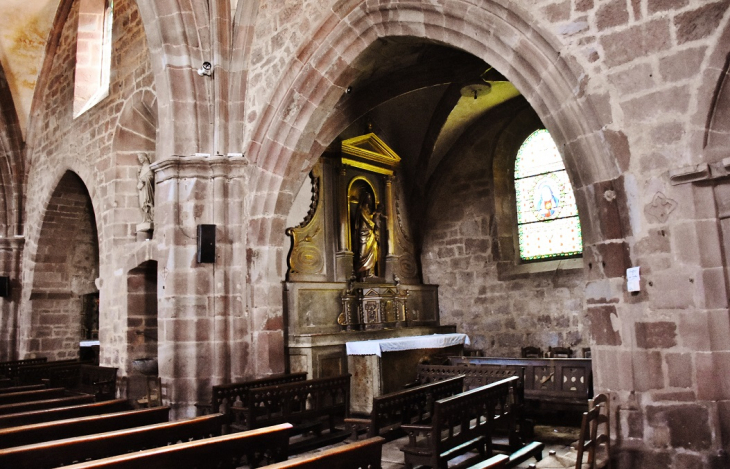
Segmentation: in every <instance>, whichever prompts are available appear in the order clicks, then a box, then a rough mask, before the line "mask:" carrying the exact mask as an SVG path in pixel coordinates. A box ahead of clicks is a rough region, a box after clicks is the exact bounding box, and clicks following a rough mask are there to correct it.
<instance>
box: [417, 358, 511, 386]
mask: <svg viewBox="0 0 730 469" xmlns="http://www.w3.org/2000/svg"><path fill="white" fill-rule="evenodd" d="M416 372H417V376H418V378H417V382H418V383H419V384H426V383H435V382H438V381H442V380H445V379H449V378H453V377H454V376H462V375H463V376H464V390H465V391H468V390H469V389H474V388H479V387H482V386H484V385H485V384H490V383H496V382H497V381H501V380H503V379H505V378H509V377H512V376H517V377H519V378H520V383H519V386H520V388H521V387H522V385H523V383H524V375H525V371H524V368H521V367H516V368H503V367H500V366H486V365H485V366H472V365H468V364H455V365H430V364H419V365H418V367H417V369H416Z"/></svg>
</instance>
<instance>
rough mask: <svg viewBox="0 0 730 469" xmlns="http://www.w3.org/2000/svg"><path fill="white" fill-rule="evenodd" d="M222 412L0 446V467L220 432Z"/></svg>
mask: <svg viewBox="0 0 730 469" xmlns="http://www.w3.org/2000/svg"><path fill="white" fill-rule="evenodd" d="M224 419H225V416H224V415H223V414H211V415H206V416H202V417H196V418H193V419H189V420H178V421H175V422H165V423H158V424H154V425H146V426H139V427H132V428H126V429H122V430H116V431H112V432H104V433H95V434H92V435H85V436H79V437H75V438H65V439H62V440H54V441H47V442H43V443H36V444H32V445H25V446H16V447H12V448H5V449H0V467H8V468H13V469H46V468H48V469H50V468H55V467H59V466H66V465H69V464H73V463H76V462H84V461H87V460H94V459H102V458H106V457H110V456H116V455H119V454H124V453H128V452H132V451H141V450H144V449H150V448H157V447H161V446H166V445H169V444H175V443H178V442H186V441H191V440H199V439H203V438H210V437H212V436H218V435H220V434H221V427H222V425H223V423H224Z"/></svg>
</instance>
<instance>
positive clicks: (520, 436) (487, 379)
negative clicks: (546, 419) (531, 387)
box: [417, 364, 534, 450]
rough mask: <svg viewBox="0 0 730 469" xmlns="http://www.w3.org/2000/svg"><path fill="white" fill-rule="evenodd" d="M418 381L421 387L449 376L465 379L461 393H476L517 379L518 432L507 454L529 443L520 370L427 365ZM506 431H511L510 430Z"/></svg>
mask: <svg viewBox="0 0 730 469" xmlns="http://www.w3.org/2000/svg"><path fill="white" fill-rule="evenodd" d="M417 376H418V378H417V381H418V382H420V383H433V382H438V381H440V380H444V379H447V378H449V377H451V376H464V390H465V391H468V390H470V389H475V388H478V387H481V386H484V385H487V384H490V383H496V382H497V381H501V380H503V379H506V378H509V377H512V376H517V377H518V378H519V382H518V383H517V385H516V387H515V418H516V421H517V429H516V430H515V432H514V433H513V434H511V435H509V436H510V444H509V446H508V447H507V448H505V449H506V450H507V449H509V450H515V449H516V448H518V447H520V446H521V445H522V444H524V443H525V442H527V441H529V440H530V439H531V438H532V436H533V434H534V424H533V422H532V421H531V420H527V419H526V418H525V407H524V406H525V398H524V382H525V380H524V376H525V369H524V368H522V367H514V368H503V367H500V366H491V365H480V366H474V365H468V364H456V365H430V364H419V365H418V368H417ZM507 431H510V430H509V429H508V430H507Z"/></svg>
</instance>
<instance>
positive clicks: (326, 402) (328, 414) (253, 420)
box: [232, 374, 350, 452]
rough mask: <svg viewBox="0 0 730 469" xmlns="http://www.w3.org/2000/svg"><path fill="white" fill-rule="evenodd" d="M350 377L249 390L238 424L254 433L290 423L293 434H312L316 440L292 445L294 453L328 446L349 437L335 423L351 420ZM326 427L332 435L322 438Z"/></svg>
mask: <svg viewBox="0 0 730 469" xmlns="http://www.w3.org/2000/svg"><path fill="white" fill-rule="evenodd" d="M349 409H350V375H349V374H347V375H342V376H334V377H330V378H318V379H311V380H307V381H299V382H295V383H287V384H280V385H276V386H265V387H261V388H254V389H251V390H249V393H248V399H247V402H246V407H245V408H241V409H237V408H236V407H233V408H232V410H233V411H234V412H235V413H240V416H241V417H240V418H237V419H236V421H237V422H240V424H242V428H245V429H254V428H261V427H267V426H270V425H276V424H279V423H284V422H287V423H291V424H292V425H294V429H293V433H295V434H298V433H305V432H309V431H312V432H314V433H315V435H316V438H315V439H313V440H305V441H302V442H300V443H297V444H293V445H292V448H291V451H292V452H296V451H300V450H303V449H305V448H308V447H309V446H310V445H311V444H325V443H331V442H335V441H338V440H342V439H344V438H346V437H347V435H348V433H347V432H346V431H344V430H343V431H338V430H337V429H336V428H335V424H336V423H341V422H343V421H344V419H345V418H346V417H348V416H349ZM323 423H326V424H327V427H328V429H329V433H328V434H327V435H326V436H323V435H322V432H321V430H322V426H323Z"/></svg>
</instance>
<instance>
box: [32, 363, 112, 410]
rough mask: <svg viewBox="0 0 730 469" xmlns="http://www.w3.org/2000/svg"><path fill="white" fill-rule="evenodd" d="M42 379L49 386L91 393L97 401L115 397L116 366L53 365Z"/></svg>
mask: <svg viewBox="0 0 730 469" xmlns="http://www.w3.org/2000/svg"><path fill="white" fill-rule="evenodd" d="M42 381H43V382H44V383H45V384H46V385H47V386H49V387H51V386H53V387H56V386H61V387H64V388H66V389H68V390H71V391H75V392H83V393H87V394H93V395H94V396H95V397H96V400H97V401H103V400H108V399H114V397H116V390H117V368H114V367H111V366H99V365H91V364H86V363H72V364H69V365H62V366H53V367H50V368H48V369H47V370H46V376H45V377H44V378H43V379H42Z"/></svg>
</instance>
